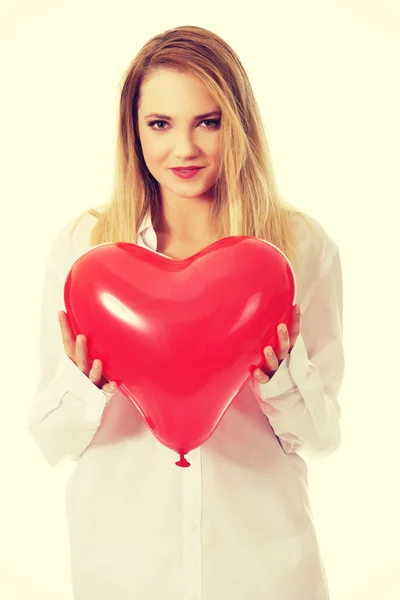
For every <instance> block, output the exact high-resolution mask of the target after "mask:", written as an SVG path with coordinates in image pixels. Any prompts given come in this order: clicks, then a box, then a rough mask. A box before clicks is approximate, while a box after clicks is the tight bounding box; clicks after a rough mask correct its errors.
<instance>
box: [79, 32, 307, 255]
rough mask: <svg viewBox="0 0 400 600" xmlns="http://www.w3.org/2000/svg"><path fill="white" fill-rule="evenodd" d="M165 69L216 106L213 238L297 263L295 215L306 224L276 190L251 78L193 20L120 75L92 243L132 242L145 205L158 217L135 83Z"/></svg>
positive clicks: (147, 48) (153, 42)
mask: <svg viewBox="0 0 400 600" xmlns="http://www.w3.org/2000/svg"><path fill="white" fill-rule="evenodd" d="M164 68H166V69H169V70H173V71H177V72H180V73H186V74H190V75H192V76H195V77H197V78H198V79H199V80H200V81H201V82H202V83H203V84H204V86H205V87H206V89H207V90H208V92H209V94H210V95H211V96H212V97H213V98H214V100H215V101H216V102H217V103H218V105H219V107H220V110H221V144H220V147H221V155H220V161H219V165H218V175H217V179H216V182H215V184H214V185H213V188H212V194H213V196H212V197H213V209H212V210H213V218H214V219H215V223H216V227H217V230H218V231H219V237H220V238H223V237H228V236H231V235H249V236H255V237H258V238H261V239H264V240H267V241H269V242H271V243H273V244H274V245H275V246H277V247H278V248H279V249H280V250H281V251H282V252H283V253H284V254H285V255H286V256H287V257H288V259H289V260H290V262H291V263H292V264H293V263H294V262H296V259H297V248H296V242H295V239H294V228H293V221H292V218H293V214H297V215H300V216H301V217H302V218H304V220H305V221H306V223H307V224H308V225H309V226H310V224H309V223H308V221H307V219H306V217H305V216H304V215H303V214H302V213H300V211H298V210H296V209H294V207H293V206H291V205H290V204H289V203H288V202H287V201H285V200H283V198H282V197H281V195H280V194H279V191H278V187H277V184H276V181H275V177H274V172H273V167H272V161H271V156H270V152H269V148H268V144H267V141H266V135H265V132H264V127H263V122H262V118H261V114H260V111H259V108H258V105H257V102H256V99H255V96H254V94H253V91H252V89H251V85H250V82H249V79H248V77H247V75H246V72H245V70H244V68H243V66H242V64H241V62H240V60H239V58H238V56H237V55H236V54H235V52H234V51H233V50H232V49H231V48H230V46H229V45H228V44H227V43H226V42H224V41H223V40H222V39H221V38H220V37H219V36H218V35H216V34H215V33H212V32H211V31H208V30H207V29H204V28H202V27H195V26H182V27H177V28H174V29H169V30H167V31H166V32H164V33H161V34H159V35H156V36H154V37H153V38H151V39H150V40H149V41H148V42H147V43H146V44H145V45H144V46H143V48H142V49H141V50H140V51H139V53H138V54H137V55H136V57H135V58H134V59H133V61H132V62H131V64H130V65H129V67H128V69H127V71H126V72H125V74H124V77H123V81H122V90H121V96H120V106H119V129H118V135H117V142H116V153H115V174H114V184H113V191H112V196H111V200H110V201H109V202H108V203H107V204H106V205H105V208H104V209H103V210H102V211H100V212H98V211H96V210H93V209H92V210H90V211H89V212H90V213H91V214H93V215H95V216H97V217H98V219H97V222H96V224H95V226H94V228H93V230H92V233H91V238H90V245H91V246H95V245H97V244H101V243H104V242H117V241H123V242H131V243H136V241H137V234H138V229H139V227H140V223H141V221H142V219H143V218H144V216H145V214H146V212H147V211H148V210H150V214H151V217H152V221H153V225H154V226H155V225H156V224H157V222H158V219H159V218H160V209H161V205H160V195H159V188H158V182H157V181H156V180H155V179H154V177H153V176H152V175H151V173H150V172H149V170H148V169H147V166H146V163H145V161H144V158H143V153H142V149H141V144H140V139H139V134H138V122H137V115H138V108H137V107H138V104H139V100H140V91H141V85H142V84H143V83H144V82H145V81H146V80H147V79H148V78H149V77H150V76H151V75H152V73H153V72H154V71H155V70H159V69H164ZM84 214H87V212H86V211H85V213H84ZM84 214H83V215H81V217H80V218H82V217H83V216H84ZM79 220H80V219H78V222H79ZM78 222H77V223H78ZM77 223H76V224H75V226H76V225H77ZM75 226H74V227H75Z"/></svg>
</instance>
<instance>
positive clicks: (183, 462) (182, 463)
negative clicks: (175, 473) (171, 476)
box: [175, 453, 190, 467]
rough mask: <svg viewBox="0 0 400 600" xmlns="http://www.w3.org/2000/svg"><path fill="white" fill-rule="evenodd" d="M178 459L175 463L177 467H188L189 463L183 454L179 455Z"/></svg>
mask: <svg viewBox="0 0 400 600" xmlns="http://www.w3.org/2000/svg"><path fill="white" fill-rule="evenodd" d="M179 457H180V458H179V460H178V462H176V463H175V464H176V465H177V466H178V467H190V462H188V461H187V460H186V458H185V455H184V454H182V453H179Z"/></svg>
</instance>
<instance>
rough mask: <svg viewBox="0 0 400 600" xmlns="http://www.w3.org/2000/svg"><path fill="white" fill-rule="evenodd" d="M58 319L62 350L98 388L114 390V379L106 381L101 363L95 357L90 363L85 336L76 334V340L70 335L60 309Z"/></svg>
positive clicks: (64, 316) (67, 324)
mask: <svg viewBox="0 0 400 600" xmlns="http://www.w3.org/2000/svg"><path fill="white" fill-rule="evenodd" d="M58 319H59V322H60V327H61V335H62V340H63V344H64V350H65V352H66V354H67V356H68V357H69V358H70V359H71V360H72V361H73V362H74V363H75V364H76V365H77V367H78V368H79V369H80V370H81V371H82V373H84V374H85V375H86V377H88V378H89V379H90V381H92V382H93V383H94V384H95V385H97V387H98V388H100V389H102V390H103V391H104V392H111V393H112V392H114V390H115V388H116V387H117V385H116V383H115V382H114V381H112V382H108V381H107V379H106V378H105V377H104V376H103V375H102V370H103V363H102V362H101V360H99V359H96V360H94V361H93V364H92V365H91V364H90V362H89V358H88V353H87V343H86V336H84V335H78V336H77V337H76V340H75V339H74V336H73V335H72V331H71V327H70V325H69V322H68V317H67V314H66V313H65V312H64V311H63V310H60V311H59V312H58Z"/></svg>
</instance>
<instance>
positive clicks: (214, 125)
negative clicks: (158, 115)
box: [149, 119, 220, 131]
mask: <svg viewBox="0 0 400 600" xmlns="http://www.w3.org/2000/svg"><path fill="white" fill-rule="evenodd" d="M201 123H211V126H209V125H207V126H206V129H216V128H217V127H218V126H219V124H220V120H219V119H204V120H203V121H201ZM159 124H161V125H164V124H166V125H168V123H167V122H166V121H152V122H151V123H149V127H151V129H154V130H155V131H164V130H165V127H155V125H159Z"/></svg>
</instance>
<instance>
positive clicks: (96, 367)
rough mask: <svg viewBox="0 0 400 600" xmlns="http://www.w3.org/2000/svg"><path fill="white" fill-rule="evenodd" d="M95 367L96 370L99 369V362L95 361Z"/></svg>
mask: <svg viewBox="0 0 400 600" xmlns="http://www.w3.org/2000/svg"><path fill="white" fill-rule="evenodd" d="M93 366H94V368H95V369H98V368H99V367H100V365H99V363H98V362H97V360H95V361H94V363H93Z"/></svg>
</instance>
